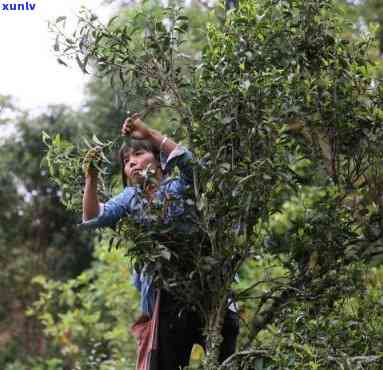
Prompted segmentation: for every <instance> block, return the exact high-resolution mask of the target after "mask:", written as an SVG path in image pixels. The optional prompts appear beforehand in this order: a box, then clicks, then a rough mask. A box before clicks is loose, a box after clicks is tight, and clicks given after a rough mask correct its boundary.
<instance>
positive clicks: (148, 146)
mask: <svg viewBox="0 0 383 370" xmlns="http://www.w3.org/2000/svg"><path fill="white" fill-rule="evenodd" d="M137 150H145V151H147V152H152V153H153V155H154V158H155V159H157V161H158V162H160V152H159V150H158V149H157V148H156V147H155V146H154V145H153V144H152V143H151V142H150V141H149V140H139V139H133V138H130V139H129V140H128V141H127V142H125V143H124V144H123V145H122V146H121V148H120V152H119V157H120V162H121V175H122V184H123V186H124V187H125V186H127V184H128V178H127V176H126V175H125V171H124V158H125V157H126V156H127V155H129V153H131V152H135V151H137Z"/></svg>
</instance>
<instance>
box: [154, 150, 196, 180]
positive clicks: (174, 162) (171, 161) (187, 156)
mask: <svg viewBox="0 0 383 370" xmlns="http://www.w3.org/2000/svg"><path fill="white" fill-rule="evenodd" d="M160 160H161V168H162V170H163V171H164V173H165V174H170V173H171V172H172V171H173V169H174V168H175V167H177V168H178V169H179V172H180V177H181V179H182V180H183V181H184V182H185V183H186V184H188V185H191V184H192V183H193V162H194V158H193V155H192V153H191V152H190V151H189V150H188V149H186V148H185V147H183V146H181V145H177V146H176V147H175V149H173V151H172V152H171V153H170V154H169V155H168V156H167V155H166V154H165V153H163V152H161V153H160Z"/></svg>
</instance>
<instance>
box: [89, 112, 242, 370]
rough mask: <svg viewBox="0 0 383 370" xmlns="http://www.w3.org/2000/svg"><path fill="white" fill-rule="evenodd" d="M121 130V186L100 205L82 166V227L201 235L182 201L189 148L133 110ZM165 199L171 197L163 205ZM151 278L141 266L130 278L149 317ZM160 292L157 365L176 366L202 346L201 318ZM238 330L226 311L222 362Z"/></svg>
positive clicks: (188, 179)
mask: <svg viewBox="0 0 383 370" xmlns="http://www.w3.org/2000/svg"><path fill="white" fill-rule="evenodd" d="M122 134H123V135H125V136H127V137H128V138H129V141H128V142H127V143H126V144H124V145H123V147H122V148H121V150H120V159H121V165H122V181H123V185H124V190H123V191H122V192H121V193H120V194H118V195H117V196H115V197H114V198H112V199H110V200H109V201H107V202H106V203H105V204H101V203H100V202H99V200H98V197H97V178H98V174H97V171H96V169H95V168H94V167H92V166H89V165H87V166H86V169H85V173H86V175H85V176H86V178H85V189H84V196H83V226H84V227H93V228H97V227H108V226H109V227H114V226H115V225H116V224H117V222H118V221H119V220H120V219H122V218H124V217H131V218H132V219H133V220H134V221H136V222H137V223H138V224H139V225H143V226H144V227H146V228H151V227H154V226H155V225H153V222H162V223H163V224H164V225H166V226H171V229H170V230H171V232H170V234H171V235H170V238H173V237H174V240H177V242H178V243H180V240H186V239H187V235H190V234H193V233H194V234H195V233H201V231H200V230H198V227H197V226H196V224H195V223H194V222H193V221H192V216H190V214H189V212H186V209H187V208H188V207H186V204H185V202H184V200H185V199H184V198H185V194H186V192H187V190H188V189H189V188H190V187H192V186H193V168H192V154H191V153H190V151H188V150H187V149H186V148H184V147H183V146H181V145H177V144H176V143H175V142H174V141H173V140H171V139H170V138H168V137H166V136H163V135H162V134H161V133H160V132H158V131H156V130H153V129H150V128H148V127H147V126H146V125H145V124H144V123H143V122H142V121H141V119H140V117H139V115H138V114H135V115H133V116H132V117H130V118H128V119H126V120H125V122H124V123H123V126H122ZM175 167H178V170H179V176H178V177H171V176H170V174H171V172H172V170H173V169H174V168H175ZM148 171H151V174H152V176H153V177H154V179H155V181H151V182H147V173H148ZM169 199H174V200H175V201H174V202H170V204H168V203H169ZM153 201H155V202H156V203H157V204H162V205H163V206H164V212H163V217H161V219H160V221H158V219H156V220H155V221H153V218H151V217H149V216H150V215H148V214H147V209H148V208H147V205H148V204H149V203H151V202H153ZM165 203H166V206H165ZM189 208H190V207H189ZM167 237H168V238H169V236H167ZM190 248H193V246H192V245H191V246H190ZM185 262H186V263H187V261H185ZM153 278H154V277H153V276H151V274H149V273H148V272H145V269H143V270H141V271H135V273H134V276H133V279H134V285H135V286H136V287H137V289H138V290H139V291H140V293H141V310H142V313H143V314H144V315H147V316H148V317H151V315H152V313H153V309H154V303H155V295H156V287H155V286H154V285H155V284H154V281H153ZM160 296H161V298H160V310H159V331H158V338H159V359H158V365H159V369H160V370H179V369H180V368H183V367H185V366H187V365H188V364H189V359H190V354H191V350H192V347H193V344H200V345H202V346H203V347H204V343H205V340H204V336H203V332H202V329H203V320H202V318H201V315H200V314H199V313H198V312H197V311H196V310H194V309H193V308H191V307H190V305H189V306H188V307H185V306H186V305H185V304H182V302H179V299H177V298H179V297H177V296H175V295H174V293H173V292H172V291H171V290H165V289H163V288H162V289H161V293H160ZM238 331H239V322H238V314H237V313H236V312H235V310H233V309H228V310H227V313H226V316H225V319H224V325H223V330H222V335H223V342H222V344H221V349H220V361H221V362H222V361H223V360H224V359H226V358H227V357H228V356H230V355H231V354H232V353H234V351H235V345H236V340H237V336H238Z"/></svg>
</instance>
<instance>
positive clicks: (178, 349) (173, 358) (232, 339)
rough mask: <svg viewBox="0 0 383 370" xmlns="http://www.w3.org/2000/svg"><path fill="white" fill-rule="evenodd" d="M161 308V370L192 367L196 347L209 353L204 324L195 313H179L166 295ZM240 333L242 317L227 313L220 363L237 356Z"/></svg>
mask: <svg viewBox="0 0 383 370" xmlns="http://www.w3.org/2000/svg"><path fill="white" fill-rule="evenodd" d="M160 307H161V308H160V320H159V321H160V324H159V370H180V368H181V369H182V368H183V367H185V366H188V364H189V360H190V355H191V351H192V348H193V345H194V344H200V345H201V346H202V347H203V348H204V349H205V338H204V336H203V333H202V330H203V321H202V319H201V317H200V315H199V314H198V313H197V312H195V311H191V310H187V309H184V310H182V309H177V305H176V304H175V303H174V300H173V299H171V297H170V296H169V295H168V294H166V293H165V292H163V291H162V292H161V303H160ZM238 333H239V319H238V314H237V313H236V312H233V311H230V310H227V312H226V315H225V319H224V324H223V328H222V336H223V341H222V343H221V348H220V355H219V362H223V361H224V360H225V359H226V358H227V357H229V356H230V355H232V354H233V353H234V352H235V346H236V341H237V337H238Z"/></svg>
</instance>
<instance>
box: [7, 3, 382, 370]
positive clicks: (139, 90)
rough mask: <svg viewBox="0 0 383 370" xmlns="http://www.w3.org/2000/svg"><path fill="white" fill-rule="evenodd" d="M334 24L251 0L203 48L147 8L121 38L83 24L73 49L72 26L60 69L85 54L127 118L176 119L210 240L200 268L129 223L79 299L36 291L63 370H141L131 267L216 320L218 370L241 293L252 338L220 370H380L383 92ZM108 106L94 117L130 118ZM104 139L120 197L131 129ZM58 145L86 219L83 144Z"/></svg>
mask: <svg viewBox="0 0 383 370" xmlns="http://www.w3.org/2000/svg"><path fill="white" fill-rule="evenodd" d="M221 11H222V10H221ZM336 11H337V9H336V8H335V7H334V2H332V1H325V0H315V1H314V0H313V1H303V0H302V1H300V0H298V1H287V0H273V1H271V0H262V1H256V2H253V1H245V0H243V1H241V2H240V4H239V6H238V8H237V9H236V10H232V11H229V12H228V13H227V14H226V17H225V19H223V18H222V17H221V15H220V16H219V17H218V18H217V19H216V20H215V21H214V22H212V23H210V24H209V25H208V26H207V29H206V33H205V36H206V39H205V38H203V37H201V35H204V33H203V32H201V27H202V25H201V24H200V23H195V22H194V21H193V19H194V18H193V14H191V13H190V12H189V13H188V10H186V11H185V10H183V9H179V8H177V7H170V8H161V7H159V6H154V7H151V6H149V5H148V4H146V5H144V7H143V8H142V9H141V10H140V9H139V8H135V9H134V10H128V11H127V12H126V14H124V15H123V16H121V18H120V19H118V18H116V19H114V20H113V21H112V22H110V23H109V25H108V26H104V25H102V24H100V23H99V21H98V20H97V18H96V17H94V16H93V15H92V13H87V12H84V13H82V14H81V18H80V20H79V27H78V29H77V31H76V33H74V34H73V35H71V36H70V37H67V36H64V34H65V27H64V23H65V20H64V19H63V18H60V19H58V20H57V23H56V26H57V29H58V30H59V31H58V37H57V41H56V46H55V49H56V51H58V52H61V51H63V54H64V56H61V58H64V57H65V53H69V54H70V55H72V56H73V55H75V57H74V58H75V59H76V60H77V63H78V64H79V65H80V67H81V68H82V69H83V70H84V71H85V70H86V71H88V70H89V71H91V70H94V71H97V74H98V75H101V76H102V78H103V80H102V81H108V80H111V81H112V85H113V89H114V91H115V93H117V96H118V99H119V102H118V104H120V103H121V105H122V108H123V109H124V110H130V111H133V110H141V111H142V112H144V113H149V115H148V116H147V118H148V120H149V121H152V122H153V123H154V125H157V126H156V127H159V126H161V125H164V124H165V120H168V121H169V122H171V124H172V125H173V126H174V127H172V128H173V130H175V132H173V133H174V134H175V136H176V137H177V138H179V139H182V140H183V141H184V142H185V143H187V145H188V146H189V147H190V148H191V149H192V151H193V153H194V154H195V156H196V159H197V161H196V163H195V174H194V175H195V176H194V177H195V186H194V188H193V189H192V192H191V194H190V195H189V199H186V200H185V206H190V207H194V206H195V207H196V209H197V211H196V214H195V217H196V218H195V222H196V225H197V226H198V228H199V229H200V233H199V235H201V234H202V235H204V238H202V239H203V240H201V239H197V240H195V239H193V240H191V241H190V243H193V249H192V253H190V251H191V250H190V248H182V249H181V250H180V249H176V250H175V249H174V248H172V245H169V244H167V243H166V242H161V243H159V242H158V238H157V239H156V238H154V239H153V238H152V236H153V235H149V234H148V233H144V234H143V233H142V232H141V230H139V229H137V227H135V225H132V224H131V223H130V222H129V220H123V221H122V223H121V225H120V226H119V228H118V229H117V231H115V232H113V231H110V232H107V233H103V235H102V238H103V241H102V242H101V244H100V245H99V247H98V248H97V251H96V254H95V258H96V261H97V262H95V264H94V265H93V267H92V268H91V269H90V270H87V271H85V272H84V273H83V274H81V275H80V276H79V277H77V278H76V279H74V280H69V281H68V282H67V283H65V284H60V283H57V282H55V281H51V280H46V279H45V278H42V277H40V278H38V279H37V282H38V283H39V284H40V285H41V286H42V287H43V293H42V295H41V296H40V299H39V300H38V301H37V302H36V303H35V305H34V308H33V310H34V312H35V314H36V315H38V316H39V317H40V319H41V320H42V323H43V324H44V327H45V332H46V334H47V335H49V336H50V337H51V338H53V339H54V340H55V345H56V346H57V348H58V349H59V350H60V351H61V354H60V352H56V355H57V356H59V357H61V358H62V360H60V361H61V362H59V365H57V366H68V367H71V366H72V367H74V366H77V367H78V368H80V369H94V368H95V369H97V368H100V369H108V370H109V369H112V368H118V369H120V368H121V369H125V368H128V366H133V364H134V355H133V353H134V344H133V343H132V342H131V338H130V337H129V332H128V331H127V330H125V329H126V327H127V326H128V325H129V324H130V323H131V322H132V319H133V316H134V314H133V312H132V311H131V310H132V308H134V305H131V304H130V302H129V301H130V300H131V298H132V297H133V296H134V293H133V291H132V290H131V287H130V285H129V282H128V276H129V270H128V268H127V267H128V266H129V265H130V264H131V263H132V262H134V263H149V264H150V265H151V267H152V268H153V269H155V270H156V271H157V276H158V277H159V278H158V284H162V285H163V286H165V287H167V286H171V289H173V290H174V291H175V292H177V294H178V295H179V296H181V297H183V298H184V299H189V300H190V303H192V304H194V305H195V306H196V307H197V308H198V309H199V310H200V311H201V312H202V313H203V314H204V315H205V318H206V334H207V338H208V341H207V351H206V356H205V360H204V362H203V364H202V365H201V366H202V367H203V368H204V369H217V368H218V364H217V348H218V344H219V342H220V335H219V333H220V327H221V324H222V317H223V313H224V310H225V308H226V305H227V302H228V298H230V297H231V296H232V295H233V294H234V296H235V298H236V300H237V301H238V302H239V304H240V310H241V311H240V312H241V316H242V318H243V321H244V323H243V328H242V335H241V340H240V345H239V348H238V353H236V354H235V355H234V356H232V358H230V359H228V360H227V361H226V362H225V363H224V364H223V365H221V368H223V369H254V368H257V369H279V368H284V369H285V368H291V369H329V368H331V369H335V368H339V369H359V368H360V369H363V368H369V369H370V368H371V369H379V368H381V367H382V361H383V360H382V356H381V354H382V347H381V344H380V341H379V340H377V339H376V338H380V337H381V336H382V329H383V317H382V314H381V304H382V293H381V292H382V284H383V278H382V272H381V271H382V270H381V268H380V267H379V266H380V263H381V257H382V245H381V241H382V235H383V234H382V232H383V229H382V227H383V221H382V215H383V201H382V199H383V198H382V194H383V181H382V170H383V168H382V157H383V156H382V145H381V141H382V134H383V126H382V120H383V111H382V108H381V107H382V97H383V89H382V85H381V82H380V81H379V80H378V79H377V77H376V76H377V75H378V74H377V73H376V68H375V66H374V65H373V64H372V63H371V62H370V54H371V50H372V47H373V43H372V40H370V39H369V38H368V37H367V36H363V35H362V36H360V35H359V36H360V37H354V38H350V37H348V35H347V34H345V33H344V32H343V28H342V27H343V20H342V19H341V18H340V17H339V16H337V15H336V14H337V13H336ZM218 13H219V12H218ZM186 14H188V15H189V17H187V16H186ZM196 29H197V30H196ZM195 35H198V37H197V39H198V40H197V44H193V43H192V42H191V40H193V37H195ZM197 47H198V48H199V49H197ZM64 50H66V51H64ZM69 61H70V57H67V59H66V60H65V61H62V62H64V63H65V62H68V63H69ZM106 93H109V92H106ZM95 101H100V100H98V99H95ZM100 104H101V103H100ZM104 104H105V105H106V107H104ZM102 106H103V108H105V109H104V110H103V111H102V112H103V114H102V113H101V112H99V111H98V110H97V109H95V110H91V112H92V113H91V114H92V115H91V116H88V117H100V116H99V115H98V114H101V117H103V118H104V119H105V118H106V117H108V112H111V114H112V116H111V117H113V120H114V119H116V121H118V119H121V116H120V115H121V112H119V111H117V110H115V107H111V106H108V104H107V103H103V104H102ZM113 112H114V113H113ZM153 112H154V113H156V114H152V115H150V113H153ZM96 113H97V114H96ZM154 116H156V117H154ZM158 117H159V118H158ZM85 120H86V119H85ZM108 121H109V120H108ZM116 121H115V122H114V123H113V124H114V125H116ZM169 122H167V125H169ZM108 124H109V122H108ZM85 127H86V124H85ZM88 127H91V126H88ZM103 127H105V126H103V124H102V123H101V122H99V123H98V124H97V125H95V128H94V129H93V128H91V130H92V134H93V133H96V134H97V137H93V138H92V134H88V141H89V142H90V145H94V144H95V145H98V146H101V147H102V148H103V150H104V155H105V159H104V161H103V162H102V163H99V164H98V165H99V166H101V169H103V170H104V171H105V173H104V178H105V179H106V185H105V187H103V188H102V189H101V190H102V192H103V193H104V195H106V196H108V195H109V194H113V193H116V192H118V191H119V190H120V185H119V184H117V181H114V177H113V174H114V173H116V172H117V169H116V168H115V167H113V166H112V165H111V163H109V161H111V162H112V163H113V162H115V157H114V156H115V154H114V151H113V149H114V148H115V147H116V145H115V144H118V143H119V142H120V138H119V137H118V127H117V126H115V134H114V133H113V132H111V130H110V131H109V132H108V131H107V130H105V129H103ZM107 127H109V126H108V125H107ZM167 127H168V126H167ZM45 142H46V143H47V144H48V145H49V151H48V155H47V157H46V158H47V161H48V162H49V163H50V169H51V175H52V176H53V178H54V179H55V181H56V183H57V184H59V185H60V186H61V187H63V190H64V192H65V193H66V194H68V198H66V197H63V198H62V201H63V202H64V203H65V204H66V205H70V206H71V207H72V208H74V209H78V208H79V200H80V198H81V193H80V189H81V186H82V181H83V179H82V175H81V163H82V157H83V155H84V153H85V152H86V145H84V144H82V142H80V141H78V140H74V138H73V137H68V138H67V139H65V138H63V135H62V136H60V137H59V136H56V137H55V135H54V134H52V133H47V134H46V135H45ZM105 175H106V177H105ZM4 181H5V180H4ZM7 181H8V180H7ZM14 194H17V192H14ZM72 200H73V201H72ZM151 212H152V216H153V217H156V214H157V213H158V212H161V210H158V209H156V208H155V207H154V208H153V209H152V210H151ZM153 233H154V234H158V233H159V234H161V233H165V234H166V233H169V230H154V231H153ZM185 243H186V242H185ZM185 245H186V244H185ZM108 248H109V249H111V251H110V252H108ZM170 258H173V259H176V260H184V261H187V266H185V265H182V264H177V265H174V264H172V265H170V264H169V260H170ZM372 266H375V267H372ZM237 273H238V274H239V276H240V282H239V283H238V284H236V285H234V286H232V281H233V278H234V276H235V274H237ZM135 302H136V301H135ZM135 304H136V303H135ZM126 307H129V309H128V310H127V309H126ZM92 341H94V342H92ZM94 343H100V344H99V345H98V347H97V348H99V349H97V350H95V348H94V347H93V344H94ZM127 349H128V350H127ZM95 359H96V360H95ZM124 361H127V362H124ZM127 363H129V364H130V365H127ZM60 364H64V365H60ZM196 366H197V365H196Z"/></svg>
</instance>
